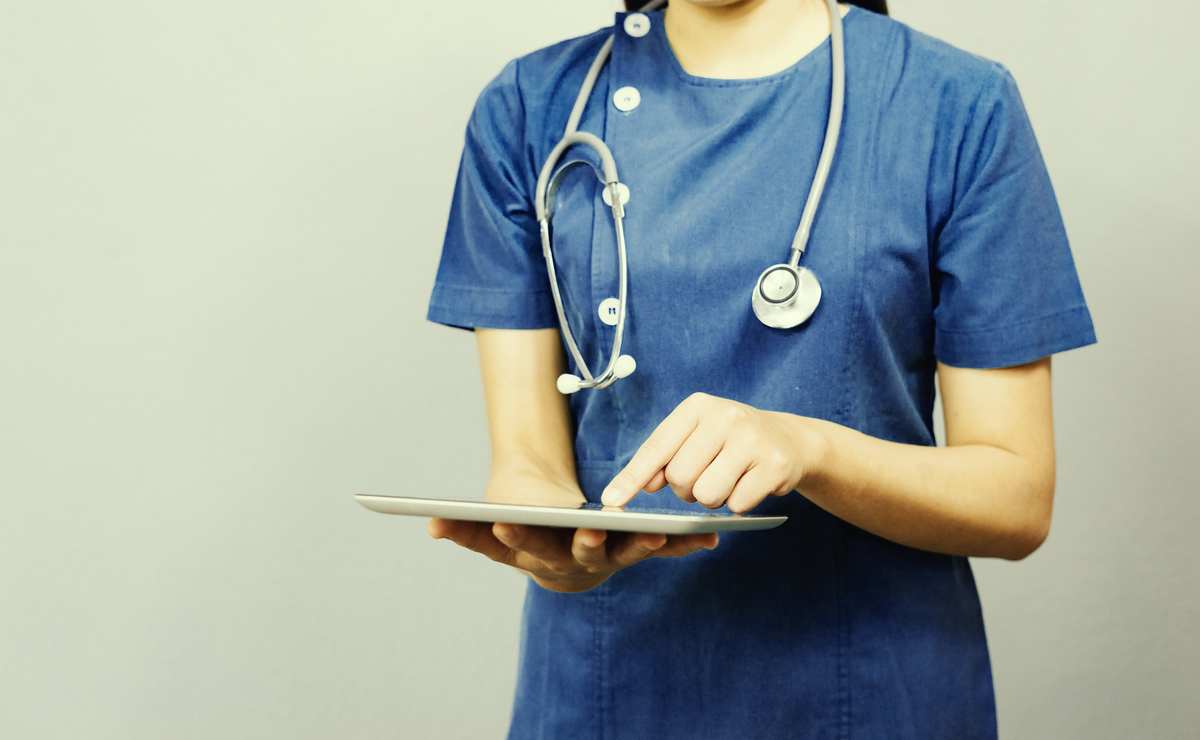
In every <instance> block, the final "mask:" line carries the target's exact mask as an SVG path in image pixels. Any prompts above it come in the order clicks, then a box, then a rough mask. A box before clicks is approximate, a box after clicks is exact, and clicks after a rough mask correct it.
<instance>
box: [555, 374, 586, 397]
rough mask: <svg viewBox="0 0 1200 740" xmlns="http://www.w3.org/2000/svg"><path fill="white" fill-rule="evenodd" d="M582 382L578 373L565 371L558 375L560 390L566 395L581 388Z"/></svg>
mask: <svg viewBox="0 0 1200 740" xmlns="http://www.w3.org/2000/svg"><path fill="white" fill-rule="evenodd" d="M582 382H583V381H582V380H580V378H579V376H578V375H571V374H570V373H563V374H562V375H560V376H558V392H559V393H561V394H563V395H564V396H569V395H571V394H572V393H574V392H575V391H577V390H579V384H580V383H582Z"/></svg>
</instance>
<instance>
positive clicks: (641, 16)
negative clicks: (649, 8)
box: [625, 13, 650, 39]
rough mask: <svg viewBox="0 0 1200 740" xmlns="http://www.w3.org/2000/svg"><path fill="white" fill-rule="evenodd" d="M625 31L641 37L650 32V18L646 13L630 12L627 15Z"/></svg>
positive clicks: (638, 37)
mask: <svg viewBox="0 0 1200 740" xmlns="http://www.w3.org/2000/svg"><path fill="white" fill-rule="evenodd" d="M625 33H627V34H629V35H630V36H632V37H634V38H635V39H640V38H641V37H643V36H645V35H646V34H648V33H650V19H649V18H648V17H646V14H645V13H630V14H629V15H627V16H625Z"/></svg>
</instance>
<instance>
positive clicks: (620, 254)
mask: <svg viewBox="0 0 1200 740" xmlns="http://www.w3.org/2000/svg"><path fill="white" fill-rule="evenodd" d="M665 2H666V0H653V2H650V3H647V4H646V6H645V7H644V8H643V9H644V10H654V9H655V8H658V7H660V6H662V5H663V4H664V3H665ZM826 2H827V3H828V4H829V17H830V26H831V33H830V40H831V42H832V47H833V49H832V54H833V84H832V92H831V94H830V100H829V123H828V126H827V127H826V129H825V143H824V145H823V146H822V147H821V157H820V159H819V160H818V161H817V172H816V174H815V175H814V176H813V181H812V186H811V187H810V188H809V191H808V200H807V201H806V202H805V204H804V212H803V214H802V215H801V217H800V228H799V229H797V230H796V236H795V238H794V239H793V240H792V253H791V257H790V258H789V259H788V261H787V262H786V263H781V264H778V265H771V266H770V267H768V268H767V269H766V270H764V271H763V273H762V275H759V277H758V281H757V282H756V283H755V285H754V289H753V291H752V292H751V295H750V305H751V306H752V307H753V309H754V315H755V316H757V317H758V319H759V321H761V322H763V323H764V324H766V325H767V326H769V327H772V328H775V329H791V328H793V327H796V326H799V325H800V324H803V323H804V322H805V321H807V320H808V319H809V317H811V316H812V315H813V312H814V311H816V310H817V304H818V303H820V301H821V284H820V283H819V282H818V281H817V276H816V275H814V274H813V272H812V270H809V269H808V268H806V267H801V266H800V257H801V256H803V254H804V249H805V247H806V246H807V245H808V237H809V232H810V230H811V229H812V223H813V219H814V218H815V217H816V214H817V205H818V204H819V203H820V201H821V193H822V192H824V190H825V180H826V178H828V177H829V169H830V167H831V166H832V164H833V155H834V152H835V151H836V150H837V143H838V134H839V133H840V131H841V127H842V107H843V105H844V98H845V87H846V71H845V52H844V50H843V48H842V16H841V13H840V12H839V11H838V6H837V0H826ZM638 15H640V14H633V15H631V16H627V18H626V27H627V29H628V27H629V26H630V21H631V20H632V21H633V22H634V27H635V28H636V27H637V25H636V24H637V23H639V22H642V23H644V22H645V16H642V17H641V19H638V18H636V16H638ZM612 44H613V39H612V37H611V36H610V37H609V38H608V40H607V41H605V42H604V46H603V47H601V49H600V53H598V54H597V55H596V58H595V59H594V60H593V61H592V66H591V68H590V69H588V73H587V77H585V78H584V80H583V85H582V86H581V87H580V88H579V95H578V96H577V97H576V98H575V106H574V107H573V108H572V109H571V116H570V118H568V119H567V129H566V132H565V133H563V137H562V139H561V140H560V141H559V142H558V144H557V145H555V147H554V149H553V150H552V151H551V152H550V156H549V157H547V158H546V163H545V164H544V165H543V166H542V171H541V173H540V174H539V175H538V182H537V191H536V193H535V197H534V207H535V209H536V211H537V219H538V224H539V225H540V227H541V233H542V255H543V256H544V257H545V258H546V272H547V273H548V274H549V277H550V290H551V292H552V293H553V294H554V307H555V309H556V310H557V312H558V323H559V325H560V326H561V327H562V334H563V339H564V340H565V341H566V344H567V349H569V350H570V352H571V356H572V357H573V358H575V364H576V366H577V367H578V368H579V370H580V372H582V373H583V377H582V378H580V377H579V376H578V375H571V374H567V373H564V374H563V375H560V376H559V377H558V390H559V391H560V392H562V393H564V394H567V393H574V392H575V391H577V390H579V389H580V388H606V387H608V386H610V385H612V384H613V383H614V382H615V381H616V380H617V379H618V378H624V377H627V376H628V375H630V374H631V373H632V372H633V371H634V370H635V369H636V368H637V363H636V362H634V359H633V358H632V357H630V356H629V355H623V354H621V339H622V338H623V336H624V334H625V314H626V311H627V303H628V291H629V274H628V266H627V264H626V256H625V228H624V224H623V220H624V218H625V204H626V203H628V202H629V188H628V187H626V186H625V185H624V184H623V183H621V182H620V180H619V179H618V178H617V163H616V160H614V159H613V155H612V152H611V151H609V148H608V147H607V146H606V145H605V144H604V142H603V141H602V140H601V139H600V138H599V137H597V136H594V135H592V134H589V133H587V132H586V131H578V130H576V129H577V128H578V126H579V120H580V119H581V118H582V117H583V109H584V107H585V106H586V105H587V101H588V98H589V97H591V94H592V88H593V87H595V85H596V79H597V78H598V77H599V76H600V70H601V69H603V67H604V64H605V62H607V61H608V57H609V55H610V54H611V53H612ZM575 144H582V145H583V146H587V147H590V148H591V149H593V150H594V151H595V152H596V154H597V155H599V157H600V169H597V168H596V167H595V166H594V165H592V164H591V163H590V162H586V161H582V160H578V161H572V162H568V163H567V164H565V165H563V166H562V167H561V168H560V169H559V170H558V171H557V172H555V171H554V167H555V165H557V164H558V160H559V159H560V158H561V157H562V155H563V153H564V152H566V150H567V149H568V148H570V147H571V146H574V145H575ZM577 165H588V166H590V167H591V168H592V169H593V171H595V173H596V176H597V177H598V178H599V179H600V182H601V183H602V184H603V185H604V191H603V196H604V202H605V204H606V205H608V206H609V207H611V209H612V216H613V224H614V227H615V229H616V234H617V271H618V273H619V280H618V288H617V306H616V313H617V315H616V323H615V327H616V333H615V335H614V337H613V346H612V353H611V355H610V356H609V358H608V365H607V366H606V367H605V368H604V372H602V373H600V374H599V375H594V376H593V375H592V373H591V371H590V370H588V366H587V363H586V362H584V359H583V355H582V354H581V353H580V352H579V345H577V344H576V343H575V337H574V335H573V334H572V333H571V327H570V325H569V324H568V323H567V315H566V312H565V311H564V310H563V302H562V295H561V294H560V292H559V288H558V275H557V273H556V271H555V269H554V253H553V250H552V249H551V245H550V218H551V216H552V215H553V212H554V198H555V195H556V194H557V192H558V188H559V186H560V185H561V184H562V180H563V177H564V176H565V175H566V174H567V172H568V171H570V170H571V169H573V168H574V167H575V166H577ZM552 173H553V174H552Z"/></svg>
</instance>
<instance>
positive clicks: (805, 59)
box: [650, 5, 860, 87]
mask: <svg viewBox="0 0 1200 740" xmlns="http://www.w3.org/2000/svg"><path fill="white" fill-rule="evenodd" d="M653 14H654V15H655V16H657V17H656V18H655V19H654V22H653V23H651V24H650V32H651V33H652V34H653V35H654V38H655V41H656V42H657V43H659V44H660V45H661V46H662V50H663V54H665V55H666V57H667V60H668V63H669V64H670V66H671V69H672V70H674V72H675V75H676V76H677V77H679V79H680V80H682V81H683V82H686V83H687V84H689V85H695V86H696V87H757V86H758V85H770V84H772V83H776V82H781V81H783V80H786V79H788V78H789V77H792V76H793V75H795V74H796V73H798V72H800V71H802V70H803V69H804V68H805V67H808V66H810V65H812V64H816V63H817V62H819V61H820V60H821V59H822V58H825V57H828V56H829V54H830V44H832V43H833V42H832V36H831V35H830V34H826V35H825V38H824V40H822V41H821V43H819V44H817V46H816V48H815V49H813V50H812V51H810V52H808V53H807V54H805V55H804V56H802V57H800V59H798V60H796V62H795V63H794V64H792V66H790V67H786V68H785V69H781V70H779V71H778V72H775V73H773V74H769V75H766V76H765V77H749V78H745V79H725V78H723V77H699V76H697V75H694V74H691V73H690V72H688V71H687V70H686V69H684V68H683V65H682V64H680V63H679V57H677V56H675V50H674V49H672V48H671V41H670V39H668V38H667V27H666V22H665V20H664V15H663V11H661V10H655V11H653ZM858 15H860V13H859V9H858V8H857V7H855V6H853V5H851V6H850V8H849V10H847V11H846V14H845V15H843V16H842V29H843V38H845V30H846V28H847V25H846V24H847V20H848V19H849V18H850V17H851V16H854V17H858ZM822 52H823V55H822Z"/></svg>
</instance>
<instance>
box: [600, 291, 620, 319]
mask: <svg viewBox="0 0 1200 740" xmlns="http://www.w3.org/2000/svg"><path fill="white" fill-rule="evenodd" d="M620 310H621V302H620V301H619V300H617V299H616V298H605V299H604V300H602V301H600V320H601V321H603V322H604V323H606V324H608V325H609V326H616V325H617V312H618V311H620Z"/></svg>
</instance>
